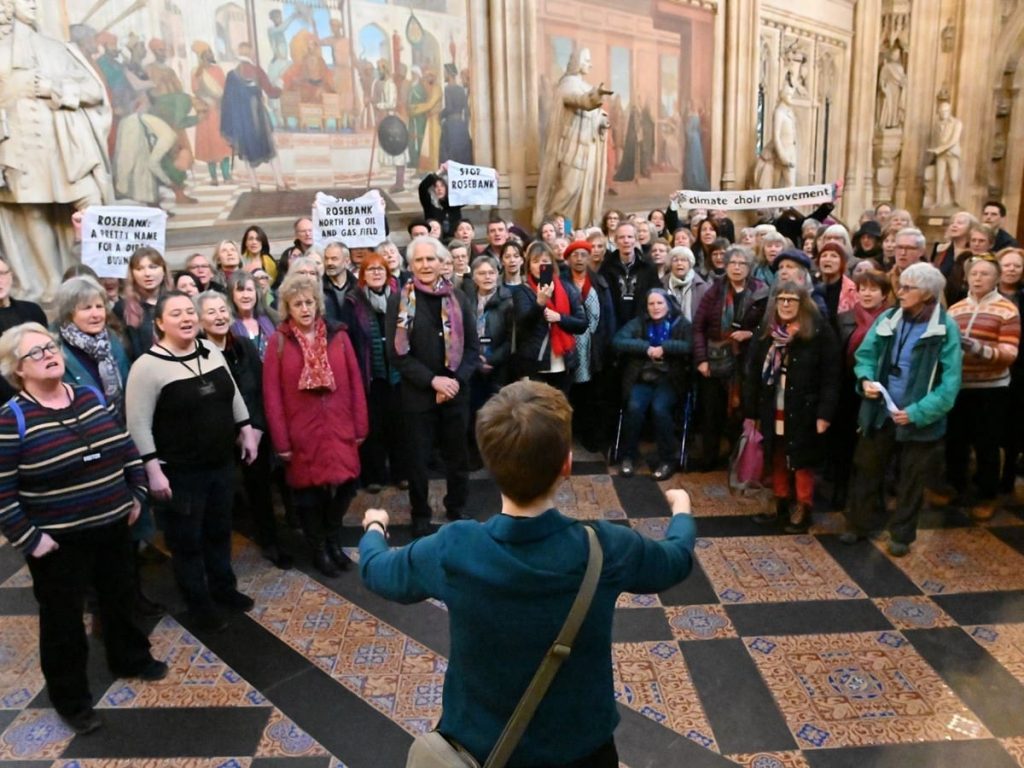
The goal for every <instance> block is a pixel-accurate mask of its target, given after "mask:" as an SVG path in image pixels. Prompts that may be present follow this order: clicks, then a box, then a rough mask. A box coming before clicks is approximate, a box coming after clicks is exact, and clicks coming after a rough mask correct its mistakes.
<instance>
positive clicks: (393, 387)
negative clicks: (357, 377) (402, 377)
mask: <svg viewBox="0 0 1024 768" xmlns="http://www.w3.org/2000/svg"><path fill="white" fill-rule="evenodd" d="M366 395H367V397H366V405H367V408H368V409H369V416H370V434H369V435H367V436H366V440H364V441H363V444H362V445H361V446H359V462H360V464H361V465H362V468H363V470H362V476H361V479H362V481H363V485H372V484H375V485H386V484H387V483H388V482H392V483H397V482H399V481H400V480H404V479H405V473H406V470H405V465H406V460H405V450H404V444H403V435H402V411H401V401H400V397H399V392H398V385H397V384H389V383H388V382H387V381H385V380H384V379H374V380H373V381H371V382H370V391H369V392H367V393H366Z"/></svg>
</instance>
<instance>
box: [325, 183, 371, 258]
mask: <svg viewBox="0 0 1024 768" xmlns="http://www.w3.org/2000/svg"><path fill="white" fill-rule="evenodd" d="M385 206H386V204H385V202H384V198H383V197H381V194H380V192H379V191H377V190H376V189H371V190H370V191H369V192H367V193H366V194H365V195H363V196H362V197H357V198H356V199H355V200H343V199H341V198H338V197H332V196H331V195H326V194H324V193H323V192H317V193H316V201H315V202H314V204H313V245H314V246H316V248H317V249H319V250H321V251H322V250H323V248H324V246H326V245H327V244H328V243H331V242H335V241H337V242H340V243H344V244H345V245H346V246H347V247H349V248H376V247H377V246H378V245H380V243H381V241H382V240H384V238H385V237H386V233H385V229H384V210H385Z"/></svg>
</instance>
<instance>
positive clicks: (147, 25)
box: [40, 0, 473, 229]
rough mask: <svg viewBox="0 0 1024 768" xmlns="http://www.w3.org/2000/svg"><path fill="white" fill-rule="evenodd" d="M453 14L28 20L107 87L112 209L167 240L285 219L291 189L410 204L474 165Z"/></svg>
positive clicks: (461, 32) (324, 5)
mask: <svg viewBox="0 0 1024 768" xmlns="http://www.w3.org/2000/svg"><path fill="white" fill-rule="evenodd" d="M466 3H467V0H294V1H293V2H282V0H208V1H207V2H196V1H193V0H177V1H176V2H175V1H174V0H58V1H57V2H54V3H46V4H41V6H42V7H41V8H40V10H41V15H42V16H43V18H41V19H40V21H41V22H42V24H41V26H42V27H43V28H44V29H46V30H47V31H49V32H50V33H51V34H53V35H54V36H57V37H61V36H63V37H64V38H65V39H68V40H70V41H72V42H73V43H74V44H76V45H77V46H78V48H79V49H80V50H81V52H82V53H83V54H84V56H85V57H86V59H87V60H88V61H89V63H91V64H92V65H93V67H94V69H95V70H96V71H97V73H98V74H99V75H100V77H101V79H102V81H103V83H104V85H105V87H106V89H107V92H108V95H109V98H110V103H111V107H112V110H113V124H112V128H111V130H110V133H109V136H108V137H107V148H108V150H109V153H110V157H111V161H112V166H113V176H114V188H115V191H116V194H117V197H118V198H119V199H130V200H135V201H138V202H140V203H146V204H151V205H158V206H161V207H163V208H165V209H166V210H168V211H169V212H170V213H171V214H172V218H171V223H170V225H169V226H170V227H171V228H172V229H173V228H186V227H200V226H208V225H211V224H217V223H227V222H230V221H232V220H233V219H237V218H240V217H241V215H242V214H244V215H245V216H252V217H257V216H265V217H273V216H291V215H294V213H295V212H296V211H295V208H294V203H295V202H296V201H297V200H299V199H300V198H301V195H297V194H292V195H289V194H288V193H289V192H291V191H293V190H294V191H296V192H298V191H305V190H309V191H310V195H309V196H310V199H311V198H312V192H313V191H316V190H319V189H324V190H341V191H344V190H361V189H365V188H366V187H367V186H376V187H380V188H381V189H383V190H386V191H388V193H389V194H390V195H391V196H392V199H393V200H394V201H396V202H397V205H398V207H408V206H407V205H403V203H407V202H410V203H412V204H413V205H414V206H415V204H416V203H415V201H416V199H417V197H416V187H417V181H418V179H419V177H420V176H421V175H422V174H425V173H428V172H433V171H436V170H437V168H438V167H439V165H440V164H441V163H443V162H444V161H446V160H448V159H454V160H457V161H460V162H471V161H472V157H473V147H472V137H471V130H470V125H471V109H472V105H471V104H470V100H469V70H470V47H469V39H468V31H467V5H466ZM254 193H255V196H254ZM282 209H287V210H282Z"/></svg>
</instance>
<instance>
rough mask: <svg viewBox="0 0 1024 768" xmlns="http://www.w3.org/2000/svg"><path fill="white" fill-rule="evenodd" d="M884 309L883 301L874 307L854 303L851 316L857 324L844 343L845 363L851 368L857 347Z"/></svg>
mask: <svg viewBox="0 0 1024 768" xmlns="http://www.w3.org/2000/svg"><path fill="white" fill-rule="evenodd" d="M885 310H886V306H885V304H884V303H882V304H879V305H878V306H877V307H875V308H874V309H864V307H862V306H861V305H860V304H855V305H854V307H853V317H854V319H855V320H856V323H857V325H856V327H854V329H853V333H852V334H851V335H850V341H849V343H848V344H847V345H846V364H847V365H849V366H850V367H851V368H852V367H853V362H854V356H855V355H856V354H857V348H858V347H859V346H860V344H861V342H862V341H864V337H865V336H867V335H868V331H870V330H871V326H872V325H873V324H874V322H875V320H877V319H878V316H879V315H880V314H882V313H883V312H884V311H885Z"/></svg>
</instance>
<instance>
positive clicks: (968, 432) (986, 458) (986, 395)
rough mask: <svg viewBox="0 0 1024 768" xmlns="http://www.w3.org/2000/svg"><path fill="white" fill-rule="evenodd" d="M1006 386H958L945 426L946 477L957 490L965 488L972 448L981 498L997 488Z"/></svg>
mask: <svg viewBox="0 0 1024 768" xmlns="http://www.w3.org/2000/svg"><path fill="white" fill-rule="evenodd" d="M1009 391H1010V388H1009V387H993V388H991V389H961V390H960V394H958V395H957V396H956V403H955V404H954V405H953V410H951V411H950V412H949V422H948V426H947V428H946V479H947V480H949V483H950V485H952V486H953V487H954V488H956V490H957V492H958V493H963V492H964V491H966V490H967V484H968V477H967V470H968V465H969V463H970V460H971V448H973V449H974V459H975V464H976V466H977V474H976V475H975V482H976V484H977V486H978V495H979V496H980V497H981V498H982V499H992V498H995V496H996V493H998V491H999V468H1000V462H999V443H1000V442H1001V441H1000V438H1001V437H1002V429H1003V422H1004V421H1005V420H1006V419H1007V415H1008V413H1007V409H1006V398H1007V396H1008V393H1009Z"/></svg>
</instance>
